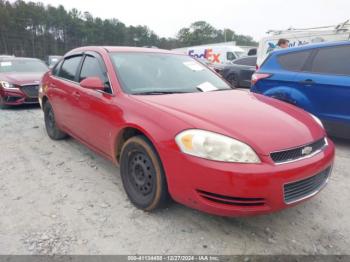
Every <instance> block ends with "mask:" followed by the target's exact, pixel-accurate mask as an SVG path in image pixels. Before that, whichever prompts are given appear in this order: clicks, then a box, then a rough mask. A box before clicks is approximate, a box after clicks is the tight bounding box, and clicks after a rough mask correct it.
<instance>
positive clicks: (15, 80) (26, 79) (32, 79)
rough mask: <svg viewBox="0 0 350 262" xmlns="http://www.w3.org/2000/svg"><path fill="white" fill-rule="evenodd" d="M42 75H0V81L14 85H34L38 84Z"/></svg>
mask: <svg viewBox="0 0 350 262" xmlns="http://www.w3.org/2000/svg"><path fill="white" fill-rule="evenodd" d="M43 75H44V73H1V74H0V80H3V81H7V82H10V83H12V84H15V85H24V84H35V83H38V84H39V82H40V80H41V78H42V76H43Z"/></svg>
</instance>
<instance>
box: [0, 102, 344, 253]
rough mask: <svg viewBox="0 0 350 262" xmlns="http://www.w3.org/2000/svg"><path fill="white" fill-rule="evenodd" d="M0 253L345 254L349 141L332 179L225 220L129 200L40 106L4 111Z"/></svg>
mask: <svg viewBox="0 0 350 262" xmlns="http://www.w3.org/2000/svg"><path fill="white" fill-rule="evenodd" d="M0 130H1V133H0V145H1V151H0V199H1V201H0V211H1V215H0V236H1V237H0V254H213V255H215V254H223V255H225V254H226V255H233V254H243V255H244V254H350V248H349V247H350V222H349V221H350V219H349V218H350V209H349V202H350V190H349V189H350V161H349V160H350V141H342V140H336V145H337V157H336V163H335V167H334V171H333V175H332V177H331V179H330V183H329V185H328V186H327V187H326V188H325V189H324V190H323V191H322V192H321V193H320V194H319V195H317V196H316V197H315V198H313V199H312V200H310V201H307V202H305V203H303V204H301V205H299V206H297V207H295V208H291V209H288V210H285V211H282V212H279V213H275V214H271V215H265V216H258V217H249V218H222V217H216V216H211V215H207V214H204V213H201V212H197V211H195V210H192V209H189V208H186V207H184V206H181V205H178V204H175V203H174V204H172V205H171V206H170V207H169V208H168V209H165V210H162V211H159V212H156V213H151V214H149V213H144V212H142V211H140V210H137V209H136V208H134V207H133V206H132V205H131V204H130V202H129V201H128V200H127V197H126V194H125V193H124V190H123V187H122V183H121V179H120V177H119V169H118V168H117V167H115V166H113V164H112V163H110V162H108V161H107V160H105V159H103V158H102V157H100V156H99V155H97V154H95V153H93V152H92V151H90V150H89V149H87V148H86V147H84V146H83V145H81V144H80V143H78V142H77V141H76V140H74V139H68V140H65V141H60V142H55V141H51V140H50V139H49V138H48V137H47V135H46V133H45V130H44V125H43V114H42V112H41V110H40V109H39V108H38V107H22V108H18V109H6V110H1V111H0Z"/></svg>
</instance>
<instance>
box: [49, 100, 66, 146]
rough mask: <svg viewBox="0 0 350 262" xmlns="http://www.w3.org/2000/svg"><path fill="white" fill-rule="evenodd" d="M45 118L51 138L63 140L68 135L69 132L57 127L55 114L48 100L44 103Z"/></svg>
mask: <svg viewBox="0 0 350 262" xmlns="http://www.w3.org/2000/svg"><path fill="white" fill-rule="evenodd" d="M44 119H45V127H46V132H47V134H48V136H49V137H50V138H51V139H53V140H61V139H64V138H66V137H67V134H66V133H64V132H63V131H61V130H60V129H59V128H58V127H57V125H56V120H55V114H54V112H53V109H52V106H51V104H50V103H49V102H46V103H45V104H44Z"/></svg>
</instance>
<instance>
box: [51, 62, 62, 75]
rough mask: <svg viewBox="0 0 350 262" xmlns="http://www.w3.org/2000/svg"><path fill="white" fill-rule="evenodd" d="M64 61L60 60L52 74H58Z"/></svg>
mask: <svg viewBox="0 0 350 262" xmlns="http://www.w3.org/2000/svg"><path fill="white" fill-rule="evenodd" d="M62 62H63V61H61V62H59V63H58V64H57V65H56V66H55V67H54V68H53V69H52V74H53V75H55V76H57V75H58V71H59V70H60V67H61V65H62Z"/></svg>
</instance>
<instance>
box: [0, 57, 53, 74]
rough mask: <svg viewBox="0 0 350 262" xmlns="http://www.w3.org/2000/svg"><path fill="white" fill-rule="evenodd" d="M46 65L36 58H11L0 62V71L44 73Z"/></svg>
mask: <svg viewBox="0 0 350 262" xmlns="http://www.w3.org/2000/svg"><path fill="white" fill-rule="evenodd" d="M47 70H48V68H47V66H46V65H45V64H44V63H43V62H41V61H40V60H37V59H20V58H16V59H11V60H2V61H1V62H0V73H13V72H15V73H45V72H46V71H47Z"/></svg>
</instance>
